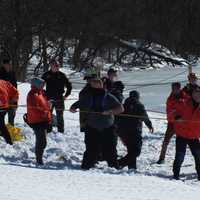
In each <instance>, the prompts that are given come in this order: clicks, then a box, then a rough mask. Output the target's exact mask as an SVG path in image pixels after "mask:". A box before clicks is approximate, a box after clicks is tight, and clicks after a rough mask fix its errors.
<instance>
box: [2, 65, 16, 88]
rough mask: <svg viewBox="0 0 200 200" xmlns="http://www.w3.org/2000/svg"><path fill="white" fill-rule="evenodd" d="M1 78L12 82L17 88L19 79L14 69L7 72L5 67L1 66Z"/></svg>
mask: <svg viewBox="0 0 200 200" xmlns="http://www.w3.org/2000/svg"><path fill="white" fill-rule="evenodd" d="M0 79H1V80H4V81H8V82H10V83H11V84H12V85H13V86H14V87H16V88H17V79H16V75H15V72H14V71H10V72H7V71H6V70H5V69H4V67H1V68H0Z"/></svg>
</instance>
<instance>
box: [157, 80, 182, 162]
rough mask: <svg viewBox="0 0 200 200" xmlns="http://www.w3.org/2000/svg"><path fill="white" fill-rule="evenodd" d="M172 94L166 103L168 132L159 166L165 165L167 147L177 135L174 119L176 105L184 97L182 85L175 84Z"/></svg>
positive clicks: (173, 84)
mask: <svg viewBox="0 0 200 200" xmlns="http://www.w3.org/2000/svg"><path fill="white" fill-rule="evenodd" d="M171 88H172V90H171V93H170V95H169V97H168V98H167V102H166V111H167V122H168V123H167V130H166V132H165V137H164V140H163V143H162V148H161V152H160V156H159V160H158V161H157V164H163V163H164V160H165V155H166V152H167V146H168V144H169V142H170V140H171V138H172V136H173V135H174V134H175V132H174V120H175V119H174V117H175V115H176V105H177V104H179V102H180V101H181V97H182V96H183V92H182V91H181V84H180V83H179V82H174V83H172V85H171Z"/></svg>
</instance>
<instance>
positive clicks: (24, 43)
mask: <svg viewBox="0 0 200 200" xmlns="http://www.w3.org/2000/svg"><path fill="white" fill-rule="evenodd" d="M199 24H200V1H198V0H173V1H171V0H165V1H160V0H123V1H122V0H106V1H104V0H95V1H94V0H56V1H55V0H54V1H52V0H34V1H32V0H0V47H1V59H2V58H3V57H10V58H11V59H12V62H13V66H14V69H15V71H17V74H18V78H19V79H21V80H23V79H24V78H25V74H26V72H27V66H28V63H29V60H30V59H31V58H32V57H33V56H35V55H36V56H37V58H38V64H37V66H36V67H35V73H36V74H37V73H38V71H39V70H42V71H46V69H47V67H48V59H49V58H52V57H55V58H57V59H58V61H59V62H60V64H61V66H62V65H63V63H64V62H68V64H70V65H72V66H73V67H74V68H75V69H76V70H81V69H82V68H84V67H88V66H91V65H93V64H94V59H95V57H97V56H100V57H102V58H103V59H104V60H106V61H107V62H112V63H114V64H117V63H119V64H120V65H123V64H124V63H123V60H124V59H125V58H126V59H127V56H130V55H131V56H130V57H129V63H130V65H131V66H136V65H138V64H142V65H149V66H154V64H155V63H159V62H162V60H164V61H166V62H167V63H168V62H169V63H172V64H177V63H174V62H173V60H166V59H164V58H161V57H160V58H159V57H157V56H156V55H152V53H151V51H146V49H148V50H149V49H150V50H151V49H155V50H156V51H157V52H161V53H162V52H165V54H167V55H168V56H169V55H179V56H181V57H183V58H184V59H187V60H189V61H193V60H194V59H195V58H196V57H198V56H199V54H200V41H199V36H200V26H199ZM120 39H123V40H125V41H130V42H132V43H134V44H135V45H136V47H138V46H139V47H140V48H139V49H138V48H130V47H128V46H124V44H122V43H121V42H120ZM166 48H167V49H168V50H166ZM65 58H67V60H66V59H65Z"/></svg>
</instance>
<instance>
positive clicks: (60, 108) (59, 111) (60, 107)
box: [55, 99, 65, 133]
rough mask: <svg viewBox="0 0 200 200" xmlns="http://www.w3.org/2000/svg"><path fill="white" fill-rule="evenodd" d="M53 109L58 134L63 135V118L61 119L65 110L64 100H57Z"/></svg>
mask: <svg viewBox="0 0 200 200" xmlns="http://www.w3.org/2000/svg"><path fill="white" fill-rule="evenodd" d="M55 109H56V117H57V128H58V132H61V133H64V117H63V114H64V109H65V106H64V99H59V100H57V101H56V105H55Z"/></svg>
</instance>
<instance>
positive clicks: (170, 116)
mask: <svg viewBox="0 0 200 200" xmlns="http://www.w3.org/2000/svg"><path fill="white" fill-rule="evenodd" d="M188 81H189V83H188V84H187V85H186V86H185V87H183V88H181V84H180V83H179V82H175V83H172V91H171V94H170V95H169V97H168V99H167V106H166V110H167V120H168V124H167V129H166V132H165V137H164V141H163V144H162V148H161V153H160V157H159V160H158V162H157V163H158V164H162V163H164V160H165V154H166V151H167V146H168V144H169V142H170V140H171V138H172V136H173V135H174V134H176V154H175V160H174V163H173V174H174V178H175V179H179V177H180V169H181V165H182V163H183V161H184V157H185V153H186V147H187V145H188V146H189V148H190V150H191V153H192V155H193V157H194V160H195V167H196V171H197V175H198V180H200V143H199V137H200V87H199V85H198V84H197V76H196V75H195V73H190V74H189V75H188Z"/></svg>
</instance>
